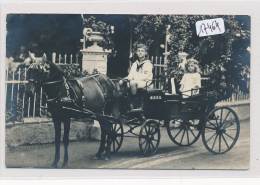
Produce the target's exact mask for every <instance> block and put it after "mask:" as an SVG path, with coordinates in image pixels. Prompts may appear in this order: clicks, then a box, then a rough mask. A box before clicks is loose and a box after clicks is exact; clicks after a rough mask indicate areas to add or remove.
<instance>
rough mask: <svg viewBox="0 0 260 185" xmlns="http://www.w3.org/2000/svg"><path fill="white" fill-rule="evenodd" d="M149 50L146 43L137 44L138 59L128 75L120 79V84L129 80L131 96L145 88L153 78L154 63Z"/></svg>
mask: <svg viewBox="0 0 260 185" xmlns="http://www.w3.org/2000/svg"><path fill="white" fill-rule="evenodd" d="M147 50H148V49H147V46H146V45H144V44H138V45H137V48H136V55H137V60H136V61H135V62H134V63H133V64H132V66H131V69H130V71H129V74H128V76H127V77H125V78H124V79H123V80H121V81H120V85H122V84H123V83H124V81H128V82H129V88H130V91H131V96H135V95H136V94H137V91H138V90H140V89H145V88H146V87H147V85H149V83H151V81H152V79H153V64H152V63H151V61H150V60H149V59H147ZM132 99H136V98H132ZM140 101H142V100H140Z"/></svg>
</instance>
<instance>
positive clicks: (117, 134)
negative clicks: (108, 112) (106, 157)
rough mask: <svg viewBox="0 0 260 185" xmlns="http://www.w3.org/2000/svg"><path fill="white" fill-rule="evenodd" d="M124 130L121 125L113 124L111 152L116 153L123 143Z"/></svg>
mask: <svg viewBox="0 0 260 185" xmlns="http://www.w3.org/2000/svg"><path fill="white" fill-rule="evenodd" d="M123 137H124V130H123V125H122V124H121V123H113V125H112V130H111V147H112V148H111V152H112V153H116V152H118V150H119V149H120V147H121V145H122V143H123Z"/></svg>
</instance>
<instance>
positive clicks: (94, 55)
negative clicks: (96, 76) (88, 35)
mask: <svg viewBox="0 0 260 185" xmlns="http://www.w3.org/2000/svg"><path fill="white" fill-rule="evenodd" d="M81 52H82V55H83V58H82V70H83V71H87V72H88V73H89V74H92V73H93V71H94V70H97V71H98V72H99V73H102V74H107V55H108V54H109V53H110V51H107V50H104V49H103V48H102V47H100V46H98V45H97V43H94V44H93V45H92V46H90V47H88V48H85V49H82V50H81Z"/></svg>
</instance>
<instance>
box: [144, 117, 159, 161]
mask: <svg viewBox="0 0 260 185" xmlns="http://www.w3.org/2000/svg"><path fill="white" fill-rule="evenodd" d="M160 138H161V135H160V125H159V122H158V121H156V120H147V121H145V123H144V124H143V125H142V127H141V129H140V134H139V148H140V150H141V152H142V154H143V155H144V156H149V155H152V154H154V153H156V151H157V149H158V146H159V143H160Z"/></svg>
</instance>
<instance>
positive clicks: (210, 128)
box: [205, 127, 216, 130]
mask: <svg viewBox="0 0 260 185" xmlns="http://www.w3.org/2000/svg"><path fill="white" fill-rule="evenodd" d="M205 128H207V129H210V130H216V128H212V127H205Z"/></svg>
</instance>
